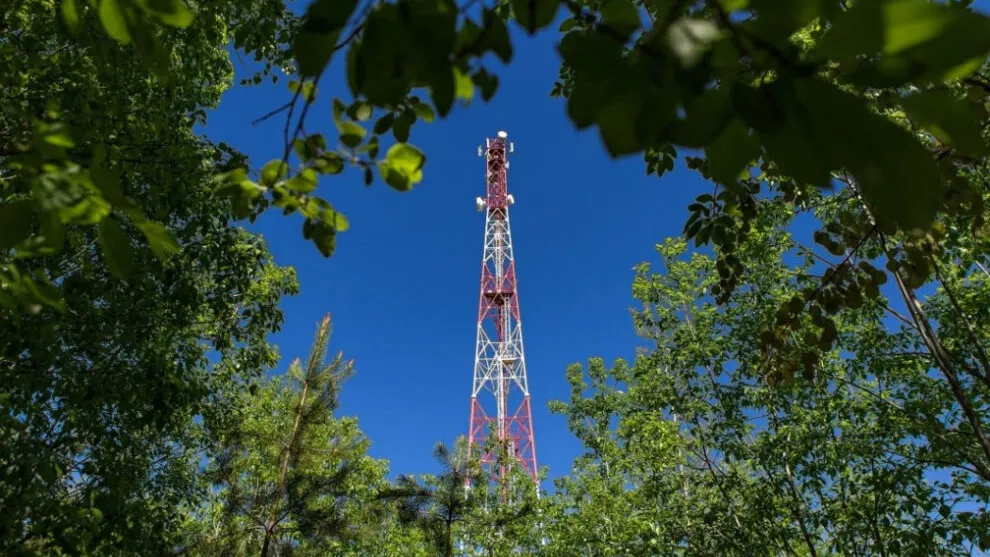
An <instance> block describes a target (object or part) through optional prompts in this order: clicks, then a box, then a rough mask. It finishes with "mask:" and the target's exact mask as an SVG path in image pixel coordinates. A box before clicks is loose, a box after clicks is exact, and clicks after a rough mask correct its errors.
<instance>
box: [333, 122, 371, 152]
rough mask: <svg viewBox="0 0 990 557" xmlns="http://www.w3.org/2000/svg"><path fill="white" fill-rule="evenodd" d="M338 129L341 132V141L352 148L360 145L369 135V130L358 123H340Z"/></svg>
mask: <svg viewBox="0 0 990 557" xmlns="http://www.w3.org/2000/svg"><path fill="white" fill-rule="evenodd" d="M337 129H338V130H340V141H341V142H342V143H343V144H344V145H347V146H348V147H351V148H354V147H357V146H358V145H360V144H361V140H362V139H364V136H365V135H366V134H367V133H368V131H367V130H365V129H364V128H363V127H361V125H360V124H357V123H356V122H348V121H344V122H338V123H337Z"/></svg>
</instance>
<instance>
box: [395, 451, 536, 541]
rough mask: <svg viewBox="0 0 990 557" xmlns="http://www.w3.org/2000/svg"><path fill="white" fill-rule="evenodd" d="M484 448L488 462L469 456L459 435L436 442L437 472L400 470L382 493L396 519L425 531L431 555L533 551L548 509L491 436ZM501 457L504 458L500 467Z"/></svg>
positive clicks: (524, 473)
mask: <svg viewBox="0 0 990 557" xmlns="http://www.w3.org/2000/svg"><path fill="white" fill-rule="evenodd" d="M486 451H490V452H491V453H492V454H495V455H496V459H495V463H496V464H494V465H493V466H492V467H488V468H486V467H482V466H481V465H480V462H479V461H478V460H477V459H473V458H472V459H470V460H469V459H468V451H467V441H466V439H465V438H464V437H460V438H458V440H457V443H456V445H455V447H454V450H453V451H452V450H450V449H449V448H448V447H447V446H446V445H444V444H443V443H438V444H437V445H436V447H435V448H434V451H433V455H434V458H435V459H436V461H437V463H438V464H439V465H440V469H441V472H440V474H427V475H425V476H423V477H422V478H420V479H417V478H415V477H413V476H409V475H402V476H399V478H398V479H397V481H396V482H395V485H394V486H393V487H392V488H390V489H388V490H386V491H385V492H384V493H383V498H384V499H385V500H387V501H393V502H395V504H396V505H397V507H396V508H397V516H398V518H399V520H400V521H401V522H402V523H403V524H406V525H408V526H410V527H412V528H414V529H416V530H418V531H420V532H422V533H423V534H424V539H425V540H427V542H428V543H427V546H426V548H424V549H426V550H428V551H430V552H431V553H430V554H431V555H438V556H453V555H462V556H470V555H486V556H490V557H495V556H509V555H518V554H520V552H522V553H523V554H535V552H536V551H538V549H539V547H540V545H541V541H542V523H541V517H542V515H543V513H544V512H545V511H547V510H548V509H549V507H548V505H547V502H546V500H543V501H541V500H540V498H539V494H538V488H537V486H536V484H535V483H534V482H533V479H532V477H531V476H530V475H529V474H528V473H527V472H526V471H525V469H524V468H523V467H522V465H521V464H520V463H519V462H518V461H513V460H511V459H509V458H508V453H507V447H505V446H504V445H502V446H499V444H498V443H497V442H496V441H495V438H494V436H489V437H488V438H487V441H486ZM500 463H504V468H503V466H502V465H501V464H500Z"/></svg>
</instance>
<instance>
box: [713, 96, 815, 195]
mask: <svg viewBox="0 0 990 557" xmlns="http://www.w3.org/2000/svg"><path fill="white" fill-rule="evenodd" d="M732 103H733V106H734V107H735V109H736V111H737V113H738V114H739V115H740V116H741V117H742V119H743V121H744V122H745V123H746V124H747V125H749V126H750V127H751V128H753V130H754V131H755V132H756V134H757V136H758V137H759V138H760V140H761V141H762V143H763V146H764V149H765V150H766V154H767V157H768V158H769V159H771V160H773V161H775V162H776V163H777V165H778V166H779V167H780V171H781V172H782V173H783V174H785V175H787V176H791V177H793V178H794V179H796V180H797V181H799V182H801V183H805V184H814V185H816V186H819V187H827V186H828V185H829V184H830V181H831V174H830V170H831V168H832V167H833V165H831V163H830V162H829V161H828V160H826V157H824V156H823V153H824V150H823V148H822V147H821V146H820V145H819V144H818V142H819V141H820V140H821V138H820V136H818V135H815V134H814V133H813V132H810V131H808V130H807V129H805V128H804V127H802V125H801V124H802V123H803V122H806V121H807V115H806V114H805V111H806V107H804V106H802V105H801V102H800V101H799V100H798V98H797V95H796V94H795V93H794V91H793V89H792V88H791V86H790V81H777V82H773V83H769V84H766V85H764V86H762V87H759V88H752V87H747V86H744V85H739V84H737V85H736V86H735V87H733V89H732ZM815 108H822V107H815Z"/></svg>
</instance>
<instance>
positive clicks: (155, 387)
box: [0, 0, 297, 555]
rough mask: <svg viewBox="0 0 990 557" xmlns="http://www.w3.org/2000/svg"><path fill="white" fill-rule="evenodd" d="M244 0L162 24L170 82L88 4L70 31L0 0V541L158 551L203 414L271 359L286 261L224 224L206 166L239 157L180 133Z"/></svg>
mask: <svg viewBox="0 0 990 557" xmlns="http://www.w3.org/2000/svg"><path fill="white" fill-rule="evenodd" d="M105 4H108V5H109V3H106V2H105ZM155 4H156V5H159V6H160V5H161V3H155ZM66 5H68V3H67V4H66ZM257 5H258V4H255V3H252V2H240V3H234V2H221V3H210V6H212V7H211V8H208V9H207V10H204V11H202V12H200V13H201V15H213V16H215V17H212V18H209V17H204V18H203V21H201V22H200V24H198V26H197V27H194V28H189V29H187V30H186V31H184V32H183V33H184V34H183V35H169V36H168V37H166V38H163V39H162V42H163V44H164V45H166V47H167V48H168V49H170V50H171V51H172V53H173V55H172V56H171V57H169V58H168V63H169V67H170V69H171V70H173V72H172V75H173V77H174V78H175V79H173V80H172V81H171V82H169V84H164V83H162V82H160V81H155V80H153V79H149V74H148V71H147V69H146V67H145V66H144V64H143V63H142V62H141V61H140V60H139V59H138V57H137V56H135V55H133V54H132V52H133V48H134V44H131V45H129V46H127V47H124V48H118V47H117V46H115V44H116V43H113V40H112V39H110V38H109V37H107V36H106V35H105V34H104V33H103V32H102V31H100V30H98V26H99V23H98V21H97V20H96V19H95V18H94V17H90V16H87V17H85V18H83V19H82V20H80V24H79V26H78V28H77V32H76V34H75V35H73V34H70V31H69V29H68V28H67V27H66V26H64V25H63V23H62V21H63V18H62V15H60V14H61V13H62V12H60V11H59V5H58V3H55V2H47V1H46V2H43V1H37V0H18V1H15V2H13V3H7V4H5V6H4V10H3V11H2V13H0V29H2V30H3V33H2V35H3V38H2V39H0V45H2V47H0V97H2V98H3V99H4V100H3V105H2V108H3V110H2V112H0V229H2V233H0V385H2V386H3V387H2V389H0V390H2V392H0V408H2V411H0V436H2V437H3V439H4V442H3V443H2V444H0V470H3V472H2V473H0V553H4V554H11V555H17V554H23V555H60V554H65V555H79V554H104V553H112V554H117V555H128V554H133V555H148V554H159V553H163V552H165V551H168V550H170V549H171V543H172V540H171V538H172V536H173V533H174V532H175V531H177V530H178V525H179V523H180V520H181V518H182V513H181V511H180V509H181V507H182V506H183V505H185V504H187V503H188V501H189V500H190V499H192V498H195V497H197V496H198V494H197V493H196V492H195V482H194V478H193V470H194V469H195V460H196V458H197V455H198V453H199V451H201V450H202V449H203V443H204V442H205V438H204V436H203V432H202V425H201V424H204V423H205V424H209V423H212V422H215V421H222V420H224V419H226V418H227V413H228V410H229V409H230V407H231V405H232V403H231V401H232V400H234V399H235V398H237V393H238V391H239V390H240V389H242V388H243V387H244V382H245V381H246V380H247V379H250V378H251V377H252V376H253V375H255V374H257V373H259V372H260V371H261V370H262V369H264V368H266V367H268V366H270V365H273V364H274V362H275V361H276V359H277V358H276V352H275V349H274V347H272V346H271V345H270V344H269V343H268V342H267V340H266V338H265V337H266V336H267V335H268V334H269V333H270V332H272V331H275V330H277V329H278V328H279V327H280V326H281V323H282V312H281V310H280V309H279V307H278V303H279V300H280V298H281V296H282V295H284V294H288V293H294V292H295V291H296V287H297V284H296V281H295V276H294V273H293V272H292V270H291V269H286V268H282V267H278V266H277V265H275V264H274V263H273V261H272V259H271V255H270V253H269V252H268V249H267V247H266V246H265V244H264V243H263V242H262V241H261V240H260V238H259V237H257V236H255V235H253V234H249V233H246V232H244V231H243V230H240V229H237V228H234V227H231V226H229V219H230V216H231V208H230V207H229V205H226V204H223V203H218V202H217V201H216V199H215V197H214V196H213V193H212V189H213V187H212V185H211V183H210V180H211V178H212V176H213V174H214V172H215V170H214V166H215V164H217V163H218V162H219V163H221V164H223V163H226V162H229V161H230V160H232V159H233V160H236V158H237V157H238V156H239V155H237V153H236V152H233V151H231V150H229V149H226V148H222V147H221V146H216V145H212V144H211V143H209V142H208V141H205V140H203V139H202V138H199V137H197V136H196V135H195V134H194V133H193V132H192V126H193V125H194V124H195V123H196V122H199V121H202V119H203V118H204V112H203V111H202V110H203V109H204V107H208V106H212V105H214V104H215V103H216V102H218V100H219V96H220V94H221V93H222V91H223V90H224V88H225V87H227V86H228V85H229V81H230V79H231V73H232V68H231V64H230V60H229V54H228V53H227V51H226V50H225V47H226V44H227V38H226V37H227V34H228V33H229V32H235V33H238V32H239V33H240V34H241V35H245V36H246V37H248V38H246V39H245V40H246V41H249V40H257V37H258V34H259V33H262V32H263V29H265V28H266V26H265V25H260V26H259V27H257V28H253V27H252V26H254V25H257V24H259V23H262V22H264V21H265V17H267V16H264V15H259V13H258V12H255V11H254V10H253V8H254V7H255V6H257ZM277 5H278V6H281V3H280V2H279V3H278V4H277ZM210 10H215V11H210ZM260 13H264V12H263V11H260ZM228 16H229V17H228ZM208 21H213V22H214V23H212V24H209V25H208V24H207V23H204V22H208ZM227 22H236V24H228V23H227ZM242 24H243V25H245V26H246V27H247V29H241V27H240V25H242ZM252 38H253V39H252ZM94 161H95V162H94ZM94 180H95V183H96V184H97V185H95V186H93V184H91V182H93V181H94ZM91 186H92V187H91ZM118 194H119V195H118ZM107 199H111V200H112V201H113V203H109V204H108V203H105V202H106V201H107ZM126 199H129V200H130V201H126ZM111 205H112V210H111ZM135 207H136V208H137V209H139V211H138V210H137V209H135ZM132 209H135V210H133V211H132ZM25 232H26V233H27V234H25ZM176 246H178V247H179V248H180V249H179V250H178V251H177V250H175V249H173V248H175V247H176ZM119 277H127V281H126V282H124V281H123V280H121V279H120V278H119ZM46 285H48V286H46ZM217 357H219V358H217ZM217 359H219V362H218V363H217V362H216V360H217ZM211 360H213V361H212V362H211Z"/></svg>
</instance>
